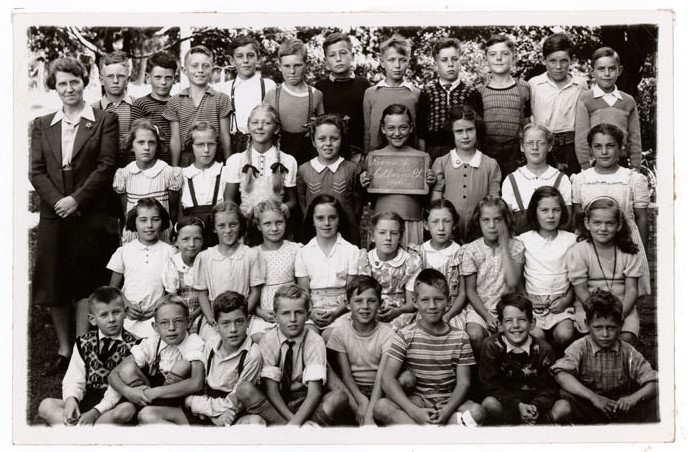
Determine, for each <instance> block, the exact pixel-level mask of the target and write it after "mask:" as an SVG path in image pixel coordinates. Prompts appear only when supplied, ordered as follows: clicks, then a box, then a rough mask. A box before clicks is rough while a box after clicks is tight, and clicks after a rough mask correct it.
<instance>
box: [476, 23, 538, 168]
mask: <svg viewBox="0 0 688 452" xmlns="http://www.w3.org/2000/svg"><path fill="white" fill-rule="evenodd" d="M483 47H484V49H485V58H486V59H487V66H488V67H489V69H490V74H489V76H488V77H489V78H488V80H487V82H486V83H485V85H484V86H483V87H482V88H481V89H480V95H481V97H482V104H483V120H484V121H485V128H486V130H485V137H484V139H483V141H482V143H481V148H480V150H481V151H482V152H484V153H485V154H487V155H489V156H490V157H492V158H493V159H495V160H497V163H498V164H499V169H500V170H501V171H502V178H505V177H506V176H507V175H508V174H511V173H512V172H514V171H515V170H516V168H518V167H519V166H520V165H519V163H520V161H521V146H520V141H519V138H518V134H519V132H520V131H521V129H522V128H523V126H525V125H526V123H527V122H528V121H529V120H530V115H531V112H530V86H529V85H528V83H527V82H526V81H525V80H523V79H521V78H519V79H514V78H513V77H512V76H511V70H512V68H513V64H514V61H515V59H516V55H515V50H516V45H515V44H514V42H513V41H512V40H511V39H509V38H508V37H507V36H505V35H492V36H490V38H489V39H488V40H487V41H486V42H485V44H484V46H483Z"/></svg>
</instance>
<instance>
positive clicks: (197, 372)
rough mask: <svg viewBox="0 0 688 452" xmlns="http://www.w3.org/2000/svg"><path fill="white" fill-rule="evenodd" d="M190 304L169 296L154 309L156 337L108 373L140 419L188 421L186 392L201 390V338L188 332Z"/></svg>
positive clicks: (142, 420) (202, 366)
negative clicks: (137, 412)
mask: <svg viewBox="0 0 688 452" xmlns="http://www.w3.org/2000/svg"><path fill="white" fill-rule="evenodd" d="M188 327H189V308H188V307H187V306H186V302H185V301H184V299H183V298H181V297H179V296H177V295H165V296H164V297H163V298H162V299H161V300H160V302H159V303H158V305H157V306H156V308H155V322H154V323H153V328H154V329H155V332H156V333H157V334H155V335H154V336H151V337H148V338H146V339H144V340H143V341H142V342H141V343H140V344H138V345H136V346H134V347H132V349H131V356H128V357H127V358H126V359H125V360H124V361H122V362H121V363H120V365H119V366H117V367H116V368H115V369H114V370H113V371H112V372H111V373H110V377H109V380H110V385H111V386H112V387H113V388H114V389H115V390H116V391H117V392H119V393H120V394H121V395H122V396H124V397H125V398H126V399H127V400H129V401H130V402H131V403H133V404H134V405H137V406H138V407H143V408H142V409H141V411H140V412H139V414H138V420H139V422H140V423H142V424H154V423H172V424H188V423H189V418H190V417H189V416H188V415H187V413H186V412H185V411H184V410H183V409H182V407H183V406H184V397H186V396H188V395H191V394H195V393H198V392H200V391H201V390H202V389H203V378H204V375H205V370H204V364H205V363H204V356H203V340H202V339H201V338H200V337H199V336H198V335H197V334H189V333H187V329H188Z"/></svg>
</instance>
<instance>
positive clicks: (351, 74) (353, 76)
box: [328, 71, 356, 82]
mask: <svg viewBox="0 0 688 452" xmlns="http://www.w3.org/2000/svg"><path fill="white" fill-rule="evenodd" d="M328 78H329V79H330V81H332V82H343V81H345V80H353V79H355V78H356V74H354V71H351V73H350V74H349V76H348V77H347V78H345V79H341V78H337V77H335V76H334V74H332V72H330V75H329V76H328Z"/></svg>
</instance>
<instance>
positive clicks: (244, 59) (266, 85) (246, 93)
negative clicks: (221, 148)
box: [224, 35, 277, 154]
mask: <svg viewBox="0 0 688 452" xmlns="http://www.w3.org/2000/svg"><path fill="white" fill-rule="evenodd" d="M228 50H229V62H230V63H231V64H232V66H234V69H235V70H236V77H235V78H234V79H233V80H232V81H231V82H229V83H228V84H226V88H225V90H224V91H225V92H226V93H227V94H229V100H230V105H231V113H230V114H229V127H230V130H229V131H230V134H231V141H232V154H236V153H239V152H244V151H245V150H246V146H247V142H248V140H249V136H250V135H249V133H248V117H249V114H250V113H251V110H253V108H254V107H256V106H257V105H260V104H261V103H262V102H263V100H264V99H265V95H266V94H267V93H268V92H269V91H272V90H274V89H275V88H276V86H277V85H275V82H273V81H272V80H270V79H269V78H263V76H262V75H261V74H260V72H258V66H259V65H260V62H261V53H260V51H261V47H260V44H259V43H258V41H257V40H256V39H255V38H253V37H251V36H247V35H239V36H237V37H236V38H234V39H233V40H232V42H231V43H230V44H229V49H228Z"/></svg>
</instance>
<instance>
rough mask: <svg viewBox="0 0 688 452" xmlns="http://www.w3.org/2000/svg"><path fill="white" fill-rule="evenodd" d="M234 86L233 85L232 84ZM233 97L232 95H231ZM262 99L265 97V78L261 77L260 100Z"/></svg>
mask: <svg viewBox="0 0 688 452" xmlns="http://www.w3.org/2000/svg"><path fill="white" fill-rule="evenodd" d="M232 86H234V85H232ZM232 93H234V90H233V89H232ZM232 99H233V97H232ZM263 99H265V79H263V77H261V78H260V101H261V102H262V101H263Z"/></svg>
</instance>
